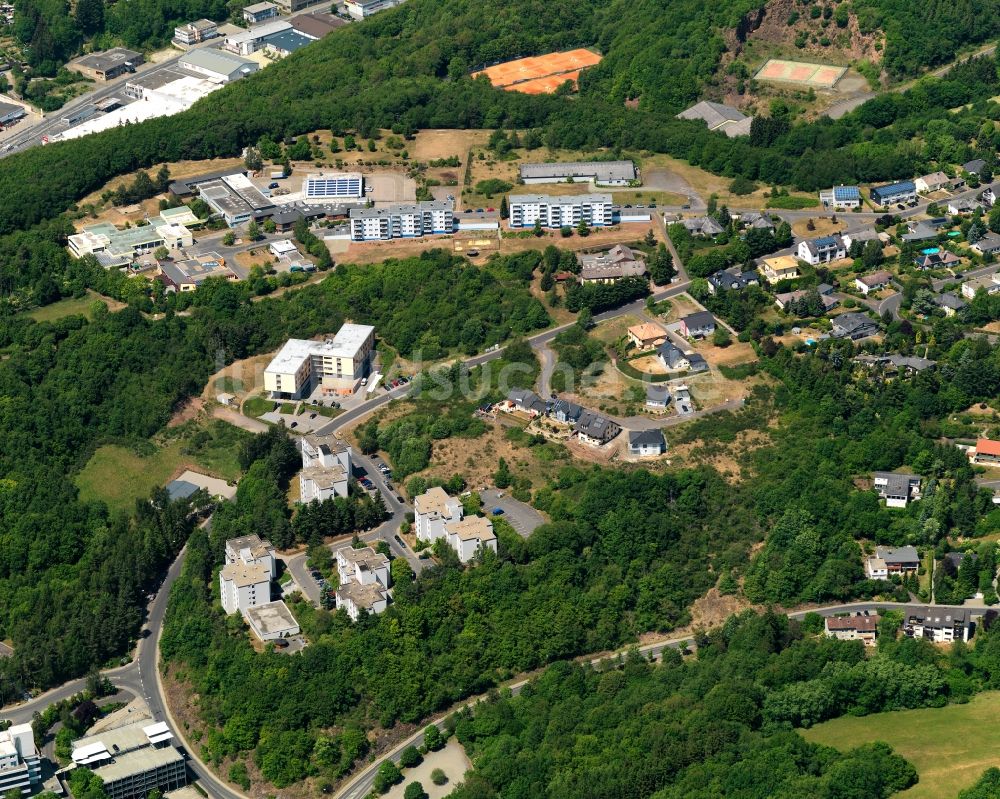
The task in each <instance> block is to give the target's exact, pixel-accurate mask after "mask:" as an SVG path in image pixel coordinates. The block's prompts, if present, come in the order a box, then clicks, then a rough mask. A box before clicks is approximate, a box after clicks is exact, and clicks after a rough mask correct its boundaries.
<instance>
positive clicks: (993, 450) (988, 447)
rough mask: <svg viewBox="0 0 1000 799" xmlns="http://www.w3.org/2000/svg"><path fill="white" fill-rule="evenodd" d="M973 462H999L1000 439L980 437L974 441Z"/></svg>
mask: <svg viewBox="0 0 1000 799" xmlns="http://www.w3.org/2000/svg"><path fill="white" fill-rule="evenodd" d="M972 460H973V462H974V463H990V464H997V463H1000V441H993V440H992V439H989V438H980V439H979V440H978V441H976V449H975V452H974V453H973V454H972Z"/></svg>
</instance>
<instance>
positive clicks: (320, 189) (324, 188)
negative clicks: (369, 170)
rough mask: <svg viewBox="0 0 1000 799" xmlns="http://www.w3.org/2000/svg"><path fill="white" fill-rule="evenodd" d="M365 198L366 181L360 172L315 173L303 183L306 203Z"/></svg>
mask: <svg viewBox="0 0 1000 799" xmlns="http://www.w3.org/2000/svg"><path fill="white" fill-rule="evenodd" d="M364 196H365V180H364V178H363V177H362V176H361V173H360V172H313V173H311V174H309V175H306V177H305V180H303V181H302V199H303V200H304V201H305V202H326V201H327V200H337V199H360V198H361V197H364Z"/></svg>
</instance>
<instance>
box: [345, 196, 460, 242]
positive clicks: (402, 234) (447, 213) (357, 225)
mask: <svg viewBox="0 0 1000 799" xmlns="http://www.w3.org/2000/svg"><path fill="white" fill-rule="evenodd" d="M350 218H351V240H352V241H379V240H385V239H406V238H417V237H419V236H429V235H432V234H435V233H454V231H455V211H454V207H453V206H452V204H451V203H450V202H442V201H440V200H429V201H427V202H421V203H415V204H407V205H390V206H388V207H387V208H352V209H351V214H350Z"/></svg>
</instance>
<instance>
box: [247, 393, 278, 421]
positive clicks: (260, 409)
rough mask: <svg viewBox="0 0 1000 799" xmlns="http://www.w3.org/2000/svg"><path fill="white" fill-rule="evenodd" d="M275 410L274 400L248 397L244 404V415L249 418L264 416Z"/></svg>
mask: <svg viewBox="0 0 1000 799" xmlns="http://www.w3.org/2000/svg"><path fill="white" fill-rule="evenodd" d="M273 410H274V400H269V399H266V398H265V397H247V399H246V400H245V401H244V403H243V413H245V414H246V415H247V416H253V417H258V416H263V415H264V414H265V413H268V412H269V411H273Z"/></svg>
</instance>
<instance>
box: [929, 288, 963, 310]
mask: <svg viewBox="0 0 1000 799" xmlns="http://www.w3.org/2000/svg"><path fill="white" fill-rule="evenodd" d="M936 301H937V304H938V305H940V306H941V307H942V308H951V309H952V310H955V311H961V310H962V309H963V308H965V307H966V304H967V303H966V302H965V300H963V299H962V298H961V297H959V296H958V295H957V294H952V293H951V292H950V291H946V292H944V294H939V295H938V296H937V297H936Z"/></svg>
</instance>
